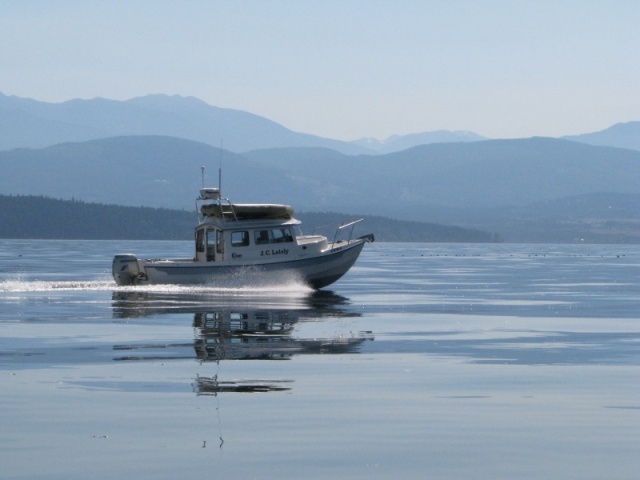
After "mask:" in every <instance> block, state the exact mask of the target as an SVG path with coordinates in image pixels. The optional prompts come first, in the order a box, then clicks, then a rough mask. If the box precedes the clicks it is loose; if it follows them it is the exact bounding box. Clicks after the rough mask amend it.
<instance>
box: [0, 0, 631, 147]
mask: <svg viewBox="0 0 640 480" xmlns="http://www.w3.org/2000/svg"><path fill="white" fill-rule="evenodd" d="M639 52H640V0H603V1H595V0H576V1H573V0H549V1H545V0H528V1H519V0H484V1H483V0H422V1H418V0H416V1H404V0H388V1H364V0H363V1H349V0H338V1H331V0H322V1H311V0H297V1H269V0H261V1H257V0H256V1H242V0H233V1H231V0H229V1H214V0H206V1H204V0H203V1H188V0H183V1H178V0H175V1H162V0H127V1H116V0H109V1H107V0H105V1H92V0H79V1H64V0H57V1H53V0H46V1H45V0H42V1H36V0H33V1H30V0H22V1H20V0H13V1H12V0H0V92H2V93H4V94H5V95H17V96H20V97H29V98H35V99H37V100H43V101H51V102H60V101H65V100H69V99H74V98H94V97H104V98H110V99H118V100H124V99H128V98H132V97H137V96H141V95H146V94H150V93H166V94H179V95H184V96H195V97H198V98H200V99H202V100H204V101H206V102H207V103H209V104H212V105H215V106H219V107H227V108H235V109H240V110H245V111H249V112H252V113H255V114H258V115H262V116H265V117H267V118H269V119H271V120H274V121H276V122H278V123H281V124H283V125H284V126H286V127H287V128H290V129H292V130H295V131H299V132H305V133H312V134H316V135H321V136H326V137H331V138H338V139H341V140H353V139H356V138H360V137H365V136H367V137H376V138H379V139H384V138H386V137H388V136H389V135H393V134H408V133H415V132H422V131H432V130H438V129H446V130H471V131H474V132H476V133H479V134H481V135H484V136H487V137H491V138H511V137H530V136H534V135H543V136H561V135H570V134H577V133H586V132H592V131H597V130H602V129H604V128H607V127H609V126H611V125H612V124H614V123H618V122H626V121H630V120H640V53H639Z"/></svg>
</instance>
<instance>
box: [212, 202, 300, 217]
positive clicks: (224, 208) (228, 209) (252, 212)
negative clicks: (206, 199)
mask: <svg viewBox="0 0 640 480" xmlns="http://www.w3.org/2000/svg"><path fill="white" fill-rule="evenodd" d="M200 213H202V215H204V216H205V217H216V218H224V219H225V220H238V221H240V220H291V219H292V218H293V208H292V207H290V206H289V205H279V204H272V203H235V204H223V203H207V204H204V205H202V206H201V207H200Z"/></svg>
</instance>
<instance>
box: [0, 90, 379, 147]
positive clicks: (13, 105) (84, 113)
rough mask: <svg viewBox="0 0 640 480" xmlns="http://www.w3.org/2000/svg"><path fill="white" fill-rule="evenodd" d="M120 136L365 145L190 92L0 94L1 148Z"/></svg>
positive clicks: (240, 143) (235, 142)
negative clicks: (51, 97)
mask: <svg viewBox="0 0 640 480" xmlns="http://www.w3.org/2000/svg"><path fill="white" fill-rule="evenodd" d="M123 135H166V136H172V137H179V138H183V139H187V140H194V141H198V142H202V143H206V144H209V145H212V146H218V147H219V146H224V148H225V149H227V150H230V151H233V152H243V151H247V150H254V149H258V148H275V147H286V146H296V147H322V148H331V149H334V150H337V151H340V152H343V153H347V154H357V153H365V152H369V150H367V149H365V148H363V147H360V146H357V145H354V144H351V143H349V142H342V141H339V140H332V139H328V138H322V137H317V136H315V135H308V134H304V133H298V132H293V131H291V130H289V129H287V128H285V127H283V126H282V125H279V124H278V123H276V122H273V121H271V120H268V119H266V118H264V117H260V116H258V115H254V114H251V113H247V112H243V111H241V110H233V109H229V108H219V107H214V106H212V105H209V104H207V103H205V102H203V101H201V100H198V99H197V98H194V97H180V96H177V95H174V96H168V95H148V96H145V97H138V98H133V99H131V100H126V101H118V100H107V99H104V98H95V99H92V100H70V101H67V102H62V103H47V102H39V101H36V100H31V99H26V98H19V97H15V96H7V95H3V94H1V93H0V150H9V149H13V148H23V147H26V148H42V147H47V146H51V145H55V144H59V143H66V142H83V141H87V140H94V139H101V138H108V137H117V136H123Z"/></svg>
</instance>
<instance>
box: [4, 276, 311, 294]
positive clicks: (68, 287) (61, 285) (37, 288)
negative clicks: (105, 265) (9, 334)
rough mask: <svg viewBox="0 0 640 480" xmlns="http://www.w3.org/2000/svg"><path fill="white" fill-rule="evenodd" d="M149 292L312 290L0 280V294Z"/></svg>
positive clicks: (301, 287)
mask: <svg viewBox="0 0 640 480" xmlns="http://www.w3.org/2000/svg"><path fill="white" fill-rule="evenodd" d="M76 291H89V292H101V291H102V292H107V291H108V292H148V293H169V294H181V293H184V294H194V293H195V294H212V295H235V296H242V295H252V296H261V295H273V294H282V295H286V294H292V295H306V294H309V293H311V292H313V291H314V290H313V289H312V288H311V287H309V286H307V285H305V284H304V283H301V282H298V281H295V280H292V281H291V282H284V283H278V284H268V283H259V284H244V285H242V284H238V283H237V282H234V283H233V284H232V285H221V286H219V285H215V286H214V285H145V286H118V285H116V283H115V282H114V281H113V280H111V279H109V280H100V279H97V280H86V281H85V280H50V281H46V280H23V279H8V280H3V281H0V293H37V292H76Z"/></svg>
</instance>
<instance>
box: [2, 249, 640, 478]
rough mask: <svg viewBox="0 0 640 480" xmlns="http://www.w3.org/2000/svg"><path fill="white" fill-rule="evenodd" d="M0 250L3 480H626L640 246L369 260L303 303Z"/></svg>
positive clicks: (56, 255) (46, 253)
mask: <svg viewBox="0 0 640 480" xmlns="http://www.w3.org/2000/svg"><path fill="white" fill-rule="evenodd" d="M190 249H191V245H190V243H189V242H122V241H119V242H115V241H114V242H110V241H104V242H75V241H6V240H4V241H0V405H2V408H1V409H0V425H1V433H0V477H1V478H3V479H12V478H16V479H18V478H29V479H86V478H96V479H100V478H105V479H111V478H149V479H151V478H153V479H159V478H196V477H197V478H212V479H213V478H233V479H236V478H237V479H251V478H256V479H276V478H277V479H282V478H305V479H306V478H308V479H320V478H322V479H326V478H329V477H335V478H362V479H372V478H375V479H388V478H402V479H405V478H406V479H413V478H415V479H425V478H430V479H457V478H460V479H468V478H487V479H488V478H491V479H503V478H504V479H507V478H508V479H513V478H518V479H521V478H524V479H540V478H558V479H581V480H582V479H636V478H639V475H640V456H639V455H638V452H640V382H639V378H640V246H594V245H576V246H574V245H559V246H550V245H433V244H373V245H367V246H366V247H365V250H364V252H363V254H362V256H361V258H360V259H359V260H358V263H357V264H356V266H355V267H354V268H353V269H352V270H351V271H350V272H349V273H348V274H347V276H346V277H344V278H343V279H342V280H340V281H339V282H338V283H336V284H334V285H332V286H331V287H330V288H329V289H327V290H325V291H322V292H313V291H311V290H309V289H307V288H306V287H304V286H301V285H297V284H295V283H293V282H292V283H291V284H288V285H258V286H252V287H247V288H235V289H224V288H218V287H215V286H212V287H207V288H204V287H202V288H180V287H171V286H163V287H146V288H139V287H116V285H115V283H114V282H113V281H112V279H111V276H110V264H111V259H112V256H113V254H114V253H119V252H123V251H131V252H134V253H137V254H140V255H142V256H147V257H165V256H189V255H191V251H190Z"/></svg>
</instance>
